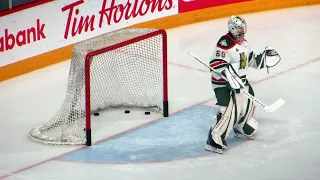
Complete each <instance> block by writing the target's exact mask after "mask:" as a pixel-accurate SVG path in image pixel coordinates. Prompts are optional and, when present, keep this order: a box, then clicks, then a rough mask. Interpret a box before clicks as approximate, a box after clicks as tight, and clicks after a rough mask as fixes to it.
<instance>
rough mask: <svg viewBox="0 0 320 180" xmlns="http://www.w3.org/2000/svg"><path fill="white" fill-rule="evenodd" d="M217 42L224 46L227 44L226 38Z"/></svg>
mask: <svg viewBox="0 0 320 180" xmlns="http://www.w3.org/2000/svg"><path fill="white" fill-rule="evenodd" d="M219 44H220V45H221V46H225V47H227V46H228V43H227V40H226V39H222V40H221V41H220V42H219Z"/></svg>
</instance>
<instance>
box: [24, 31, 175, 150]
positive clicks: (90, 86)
mask: <svg viewBox="0 0 320 180" xmlns="http://www.w3.org/2000/svg"><path fill="white" fill-rule="evenodd" d="M167 65H168V60H167V34H166V31H165V30H162V29H148V28H137V29H121V30H117V31H114V32H110V33H107V34H104V35H100V36H98V37H95V38H92V39H89V40H85V41H82V42H79V43H77V44H76V45H75V46H74V47H73V50H72V59H71V64H70V70H69V81H68V87H67V95H66V98H65V101H64V103H63V105H62V107H61V108H60V110H59V111H58V112H57V113H56V114H55V115H54V117H52V118H51V120H50V121H49V122H47V123H45V124H44V125H42V126H39V127H36V128H33V129H32V130H31V131H30V132H29V137H30V138H31V139H33V140H35V141H37V142H40V143H44V144H55V145H75V144H86V145H87V146H90V145H92V138H91V136H92V135H91V115H92V114H93V113H94V112H98V111H101V110H105V109H109V108H117V107H129V108H130V107H138V108H155V109H156V110H157V111H159V112H161V113H163V116H164V117H168V115H169V110H168V109H169V108H168V68H167Z"/></svg>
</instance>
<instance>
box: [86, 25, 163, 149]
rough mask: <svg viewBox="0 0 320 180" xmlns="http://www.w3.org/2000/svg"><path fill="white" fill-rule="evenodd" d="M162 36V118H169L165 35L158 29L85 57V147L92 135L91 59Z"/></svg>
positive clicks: (90, 143)
mask: <svg viewBox="0 0 320 180" xmlns="http://www.w3.org/2000/svg"><path fill="white" fill-rule="evenodd" d="M158 35H161V36H162V61H163V63H162V66H163V116H164V117H168V116H169V104H168V51H167V33H166V31H165V30H164V29H159V30H156V31H154V32H150V33H148V34H144V35H141V36H138V37H135V38H132V39H129V40H126V41H123V42H120V43H117V44H114V45H112V46H108V47H105V48H101V49H99V50H95V51H92V52H89V53H88V54H87V55H86V56H85V65H84V66H85V67H84V71H85V111H86V112H85V116H86V117H85V120H86V127H85V133H86V145H87V146H91V145H92V137H91V136H92V134H91V102H90V97H91V94H90V87H91V85H90V64H91V61H92V57H94V56H97V55H99V54H102V53H105V52H107V51H111V50H114V49H117V48H120V47H123V46H125V45H128V44H133V43H135V42H139V41H142V40H146V39H148V38H151V37H154V36H158Z"/></svg>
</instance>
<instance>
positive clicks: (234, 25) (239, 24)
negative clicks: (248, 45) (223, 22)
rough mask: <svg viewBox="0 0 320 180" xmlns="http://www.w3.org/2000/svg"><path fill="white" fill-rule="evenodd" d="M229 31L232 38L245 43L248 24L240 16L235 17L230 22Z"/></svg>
mask: <svg viewBox="0 0 320 180" xmlns="http://www.w3.org/2000/svg"><path fill="white" fill-rule="evenodd" d="M228 29H229V32H230V33H231V34H232V36H233V37H234V38H235V39H236V40H237V41H239V42H242V41H244V40H245V39H244V35H245V34H246V32H247V23H246V21H245V20H244V19H243V18H242V17H240V16H238V15H233V16H231V18H230V19H229V21H228Z"/></svg>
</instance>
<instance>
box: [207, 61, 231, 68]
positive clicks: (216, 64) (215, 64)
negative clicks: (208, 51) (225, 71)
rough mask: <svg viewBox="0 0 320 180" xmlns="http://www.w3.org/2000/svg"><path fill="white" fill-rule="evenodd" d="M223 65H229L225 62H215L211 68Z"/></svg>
mask: <svg viewBox="0 0 320 180" xmlns="http://www.w3.org/2000/svg"><path fill="white" fill-rule="evenodd" d="M222 64H227V62H225V61H215V62H213V63H211V64H210V67H212V68H214V67H216V66H219V65H222Z"/></svg>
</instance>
